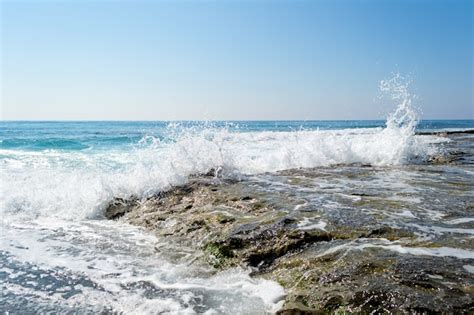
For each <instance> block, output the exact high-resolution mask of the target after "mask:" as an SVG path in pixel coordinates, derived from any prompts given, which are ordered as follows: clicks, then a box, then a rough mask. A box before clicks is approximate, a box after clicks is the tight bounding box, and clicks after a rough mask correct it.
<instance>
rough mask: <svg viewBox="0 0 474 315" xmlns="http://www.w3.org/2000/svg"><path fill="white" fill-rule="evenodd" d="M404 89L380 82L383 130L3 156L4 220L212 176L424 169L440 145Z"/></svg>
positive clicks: (235, 135) (86, 214)
mask: <svg viewBox="0 0 474 315" xmlns="http://www.w3.org/2000/svg"><path fill="white" fill-rule="evenodd" d="M403 82H404V81H403V79H402V78H401V77H400V76H395V77H394V78H393V79H391V80H387V81H382V82H381V90H382V91H383V92H386V93H388V94H389V95H390V97H391V98H392V99H393V100H395V101H396V102H397V103H398V106H397V108H396V110H395V111H394V112H393V113H392V114H391V115H389V117H388V119H387V122H386V127H385V128H366V129H344V130H298V131H292V132H276V131H260V132H245V131H240V132H239V131H235V130H231V129H230V128H225V127H223V128H215V127H212V126H208V125H205V126H204V127H189V128H188V127H183V126H181V125H179V124H173V125H170V126H169V127H168V130H167V132H168V135H169V136H168V140H167V141H165V140H163V139H162V138H159V137H155V136H152V135H145V136H144V137H143V138H142V139H141V140H140V141H139V142H138V143H136V145H134V146H132V147H126V148H120V149H118V148H115V149H110V150H87V151H60V150H44V151H16V150H3V151H2V152H1V154H2V157H3V158H2V160H1V162H2V165H1V168H2V187H1V188H2V189H1V193H2V196H1V198H2V205H1V207H2V212H3V213H4V218H7V219H6V220H9V218H13V217H15V216H16V217H22V216H24V217H27V218H34V217H41V216H47V217H49V216H58V217H62V218H71V219H74V218H77V217H79V218H93V217H97V216H100V215H101V213H102V210H103V208H104V207H105V206H106V205H107V203H108V202H109V201H110V200H111V199H113V198H115V197H122V198H129V197H131V196H137V197H141V198H146V197H148V196H150V195H152V194H155V193H157V192H158V191H161V190H164V189H168V188H169V187H171V186H173V185H180V184H183V183H185V182H186V181H187V178H188V176H189V175H191V174H199V173H207V172H208V171H209V170H212V169H213V170H219V172H220V173H221V174H222V175H224V176H241V175H254V174H260V173H265V172H275V171H279V170H285V169H292V168H311V167H319V166H331V165H340V164H351V163H361V164H370V165H378V166H383V165H401V164H407V163H412V162H416V163H418V162H422V161H424V160H426V159H427V158H428V157H429V156H430V155H433V154H435V153H436V150H435V148H434V146H433V145H432V144H433V143H434V142H438V141H440V140H439V139H440V138H437V137H433V136H417V135H415V126H416V121H417V118H416V113H415V111H414V110H413V108H412V104H411V100H412V96H411V94H410V93H409V92H408V88H407V85H406V84H405V83H403ZM5 214H8V216H5Z"/></svg>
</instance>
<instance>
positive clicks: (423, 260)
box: [105, 166, 474, 314]
mask: <svg viewBox="0 0 474 315" xmlns="http://www.w3.org/2000/svg"><path fill="white" fill-rule="evenodd" d="M373 172H377V170H375V169H373V168H371V167H368V166H365V167H364V166H358V167H355V168H353V169H350V168H347V169H345V170H344V176H360V177H364V176H368V175H367V174H372V173H373ZM302 175H303V176H302ZM327 175H328V174H325V173H324V172H322V171H321V170H294V171H287V172H286V173H285V172H282V173H281V174H280V176H282V177H285V180H286V181H287V182H288V181H289V183H291V184H292V185H298V187H299V188H302V189H303V191H304V188H306V189H310V186H309V183H305V182H304V180H305V179H308V178H316V177H318V178H320V177H324V176H327ZM372 175H373V174H372ZM468 189H469V187H468ZM272 190H273V191H274V192H269V190H268V189H266V184H265V183H264V182H263V183H262V181H257V182H255V181H253V180H252V179H241V180H230V179H220V178H216V177H214V176H211V175H210V174H208V175H201V176H195V177H193V178H192V179H191V180H190V181H189V183H188V184H186V185H183V186H179V187H173V188H171V189H170V190H168V191H166V192H162V193H160V194H158V195H156V196H153V197H151V198H149V199H147V200H138V199H134V198H130V199H128V200H123V199H115V200H114V201H113V202H112V203H111V204H110V205H109V206H108V208H107V209H106V212H105V215H106V217H107V218H109V219H118V218H120V220H124V221H126V222H129V223H131V224H134V225H139V226H143V227H145V228H147V229H149V230H151V231H153V232H154V233H156V235H157V237H158V239H163V240H166V242H167V243H169V244H175V245H176V246H179V247H185V248H188V249H190V250H192V251H195V253H196V256H195V257H196V261H199V262H201V263H202V262H204V263H206V264H209V265H211V266H213V268H214V269H215V271H216V272H217V271H219V270H222V269H226V268H230V267H234V266H243V267H246V268H248V267H250V268H252V270H253V276H255V277H263V278H266V279H271V280H274V281H277V282H278V283H280V284H281V285H282V286H283V287H284V288H285V290H286V293H287V295H286V297H285V303H284V306H283V308H282V309H281V310H280V311H279V313H280V314H313V313H328V312H330V313H344V312H350V313H352V312H356V313H364V314H365V313H373V312H376V313H385V312H390V313H420V314H421V313H469V312H474V300H473V297H474V277H473V274H472V270H469V268H474V267H469V266H472V265H474V263H473V260H472V257H470V256H469V253H470V252H469V251H468V250H469V249H470V248H473V247H474V246H473V239H472V238H470V239H468V240H464V241H463V243H464V244H463V246H464V248H465V249H464V250H463V249H459V251H458V252H456V253H455V254H453V256H456V257H453V256H451V255H450V254H449V253H445V251H446V248H450V244H452V243H454V242H456V240H455V239H454V240H453V239H450V238H446V237H439V238H433V237H424V236H423V235H420V233H418V232H416V231H415V230H413V229H409V228H404V227H399V228H397V227H396V226H395V225H394V224H390V221H389V220H387V217H388V216H389V212H387V213H388V214H387V213H385V214H379V215H377V214H376V213H375V214H372V215H367V212H366V211H365V212H363V213H362V212H360V211H357V209H359V208H360V209H367V208H371V207H372V208H376V209H380V208H388V209H392V210H394V211H395V210H396V211H398V210H399V209H400V208H403V205H402V204H401V203H400V202H397V201H395V200H392V199H390V198H385V199H384V198H378V196H377V195H376V194H374V193H373V192H371V191H370V190H368V191H367V190H366V191H365V192H364V193H362V192H360V191H352V192H351V194H350V195H351V196H352V197H353V200H352V201H351V206H352V207H353V212H352V213H350V212H348V211H347V209H346V210H345V211H339V212H337V214H336V215H333V216H331V215H328V213H324V212H323V211H318V209H309V208H305V207H307V204H305V203H303V202H302V200H307V198H305V196H306V195H305V194H304V193H299V192H296V191H295V190H291V189H281V191H275V187H272ZM309 193H310V192H307V193H306V194H309ZM467 207H470V208H469V209H467V211H469V212H471V213H472V212H473V208H472V204H469V205H468V206H467ZM362 214H364V215H362ZM453 215H454V214H453ZM173 246H174V245H173Z"/></svg>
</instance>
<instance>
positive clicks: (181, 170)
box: [0, 114, 474, 314]
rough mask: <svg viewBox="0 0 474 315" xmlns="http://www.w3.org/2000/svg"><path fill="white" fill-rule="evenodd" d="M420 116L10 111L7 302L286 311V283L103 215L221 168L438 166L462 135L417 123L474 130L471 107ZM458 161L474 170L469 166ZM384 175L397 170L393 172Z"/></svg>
mask: <svg viewBox="0 0 474 315" xmlns="http://www.w3.org/2000/svg"><path fill="white" fill-rule="evenodd" d="M410 119H411V118H410V117H407V116H406V115H405V114H404V115H399V116H396V115H395V116H393V117H391V118H389V119H388V120H387V121H378V120H374V121H360V120H353V121H234V122H207V123H206V122H159V121H157V122H154V121H146V122H125V121H124V122H114V121H97V122H61V121H58V122H47V121H45V122H30V121H3V122H0V170H1V206H0V207H1V210H0V213H1V216H2V232H1V240H0V263H1V266H0V267H1V269H0V281H1V286H2V296H1V297H0V309H2V310H9V311H10V312H22V311H23V312H59V313H61V312H67V311H68V310H70V309H71V307H73V308H74V309H75V310H79V312H96V311H100V312H125V313H133V312H144V313H147V312H150V313H153V312H156V311H157V310H158V311H159V310H161V311H162V312H178V313H194V312H206V311H207V312H209V314H214V313H213V312H214V311H216V312H217V313H227V314H237V313H244V314H248V313H261V312H273V311H275V310H276V309H278V307H280V306H281V303H279V301H278V299H277V297H278V296H281V295H282V294H283V291H282V290H283V289H282V288H281V287H280V286H279V285H278V284H277V283H276V282H272V281H270V280H264V279H253V278H251V277H250V275H249V271H248V270H232V271H229V272H230V273H229V274H225V275H223V274H219V273H218V274H216V275H213V274H209V273H206V272H203V271H202V270H197V269H193V268H192V267H189V266H188V265H187V264H183V263H177V262H172V261H170V260H169V259H168V258H167V257H162V256H159V255H157V254H156V252H155V250H154V248H155V245H156V244H155V242H156V239H155V238H154V236H153V235H151V234H150V233H147V232H145V231H143V230H142V229H139V228H136V227H132V226H130V225H127V224H124V223H121V222H119V221H108V220H104V216H103V211H104V209H105V207H106V206H107V205H108V203H109V202H110V201H111V200H113V199H114V198H123V199H127V198H130V197H134V198H135V197H136V198H142V199H143V198H148V197H150V196H153V195H154V194H156V193H157V192H160V191H163V190H166V189H169V188H170V187H172V186H176V185H180V184H184V183H186V182H187V180H188V178H189V176H191V175H193V174H203V173H206V172H209V171H210V170H220V171H221V172H222V174H223V176H227V177H238V178H241V177H242V176H250V177H252V176H253V177H254V178H259V176H261V174H276V173H277V172H279V171H284V170H291V169H299V168H317V167H333V168H334V169H337V168H338V167H340V166H341V165H346V166H347V165H372V166H377V167H384V168H387V169H388V170H394V172H397V171H396V170H397V167H400V166H405V165H420V164H421V165H425V164H426V163H427V161H429V160H432V159H433V157H436V156H439V155H442V154H443V152H444V150H446V148H448V147H449V145H450V143H452V142H450V141H451V140H449V139H447V138H443V137H438V136H436V135H429V134H428V135H419V134H417V133H419V132H441V131H455V130H456V131H466V130H473V129H474V120H472V119H471V120H423V121H420V122H418V123H417V124H416V125H415V122H414V121H412V120H410ZM462 141H464V140H462ZM466 141H467V140H466ZM460 143H465V142H460ZM466 143H467V142H466ZM469 143H471V142H469ZM466 165H468V164H466ZM407 172H409V171H407ZM413 172H415V173H416V172H417V171H413ZM450 172H451V173H450V174H455V176H458V177H463V178H469V176H472V173H470V172H472V170H471V168H470V166H469V165H468V166H465V167H464V166H460V167H459V168H458V169H456V170H455V171H453V170H450ZM415 173H414V174H415ZM417 174H418V173H417ZM405 176H408V175H405ZM414 176H415V175H414ZM416 176H418V175H416ZM453 176H454V175H453ZM471 179H472V177H471ZM385 180H386V181H387V182H390V183H393V182H394V181H397V180H398V179H397V176H393V174H391V175H390V176H387V177H385ZM337 183H338V184H337V185H342V186H341V187H343V186H344V183H342V182H339V181H338V182H337ZM405 184H406V183H400V185H405ZM338 187H339V186H338ZM347 187H349V186H347ZM275 189H276V188H275ZM292 189H295V192H296V191H298V189H299V188H298V187H296V186H295V187H294V188H292ZM341 189H342V188H341ZM275 191H276V190H275ZM428 192H429V190H426V193H428ZM419 194H420V196H422V195H423V193H419ZM417 198H418V197H417ZM419 198H422V197H419ZM426 198H431V197H428V195H427V196H426ZM453 200H454V199H453ZM453 200H451V201H450V199H446V200H444V201H442V202H444V204H450V203H452V202H454V201H453ZM321 209H324V205H322V206H321ZM431 210H432V211H433V212H432V214H430V215H433V213H435V209H431ZM328 211H329V209H328ZM420 211H422V210H420ZM466 215H467V214H466ZM415 216H418V214H417V213H415V212H413V217H415ZM422 217H423V216H422V215H420V216H419V218H422ZM413 220H414V219H413ZM420 222H423V221H420ZM425 222H427V221H425ZM410 224H411V223H410ZM417 224H419V225H420V226H421V225H422V224H424V223H419V222H418V223H417ZM426 224H428V223H426ZM430 224H434V223H430ZM463 255H466V254H465V252H463ZM145 280H146V281H149V282H151V283H153V284H154V285H156V287H158V288H159V287H167V288H169V287H173V288H174V289H173V290H174V291H173V292H174V293H173V294H168V293H167V294H161V295H160V293H159V292H158V291H156V290H155V291H153V292H155V293H154V295H153V298H150V292H149V291H147V289H146V288H142V289H140V290H138V289H134V286H133V284H134V283H135V284H136V283H141V282H140V281H145ZM157 292H158V293H157ZM160 292H161V291H160ZM163 292H164V291H163ZM199 296H202V297H203V298H202V299H200V298H198V297H199ZM196 301H200V302H196Z"/></svg>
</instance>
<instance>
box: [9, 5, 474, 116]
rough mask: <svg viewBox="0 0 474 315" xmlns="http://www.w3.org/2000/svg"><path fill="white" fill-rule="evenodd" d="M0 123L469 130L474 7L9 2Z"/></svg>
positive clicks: (473, 100) (473, 101) (473, 102)
mask: <svg viewBox="0 0 474 315" xmlns="http://www.w3.org/2000/svg"><path fill="white" fill-rule="evenodd" d="M1 34H2V41H1V54H2V68H1V79H2V99H1V101H2V105H1V108H2V112H1V113H2V119H15V120H20V119H35V120H45V119H51V120H55V119H73V120H89V119H90V120H96V119H104V120H108V119H112V120H172V119H178V120H180V119H183V120H197V119H224V120H234V119H235V120H238V119H377V118H384V116H385V115H386V113H387V112H388V111H389V105H388V104H386V102H385V101H383V100H380V99H378V98H377V97H378V95H379V92H378V83H379V81H380V80H381V79H384V78H387V77H389V76H390V74H391V73H393V72H400V73H402V74H407V75H410V76H411V78H412V79H413V91H414V93H416V94H417V95H418V96H419V98H418V100H417V101H416V103H417V105H419V106H420V107H421V109H422V118H426V119H428V118H440V119H443V118H445V119H448V118H460V119H462V118H464V119H473V118H474V113H473V111H474V110H473V108H474V96H473V71H474V70H473V1H456V0H454V1H402V0H400V1H396V0H394V1H384V0H380V1H375V0H374V1H355V0H354V1H245V2H239V1H232V2H230V1H219V2H217V1H186V2H184V1H173V2H171V1H170V2H162V1H118V2H112V1H102V2H100V1H66V0H65V1H56V2H46V1H35V2H27V1H2V2H1Z"/></svg>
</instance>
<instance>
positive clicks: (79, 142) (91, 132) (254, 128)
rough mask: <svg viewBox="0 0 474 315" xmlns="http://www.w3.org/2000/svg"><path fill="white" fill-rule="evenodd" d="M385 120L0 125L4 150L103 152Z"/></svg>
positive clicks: (465, 123)
mask: <svg viewBox="0 0 474 315" xmlns="http://www.w3.org/2000/svg"><path fill="white" fill-rule="evenodd" d="M385 124H386V122H385V121H383V120H334V121H229V122H209V123H202V122H160V121H157V122H153V121H147V122H126V121H124V122H114V121H97V122H86V121H84V122H79V121H78V122H62V121H55V122H48V121H44V122H42V121H38V122H27V121H11V122H5V121H4V122H0V141H1V148H2V149H14V150H46V149H57V150H86V149H96V150H103V149H106V148H110V147H120V146H130V145H134V144H137V143H138V142H139V141H140V140H141V139H142V138H143V137H144V136H154V137H157V138H159V139H162V140H168V141H172V140H173V136H174V135H175V132H176V131H177V130H178V129H189V128H194V129H205V128H210V127H212V128H225V129H227V130H229V131H232V132H258V131H296V130H337V129H357V128H382V127H385ZM465 129H474V120H423V121H420V122H419V123H418V125H417V131H440V130H465Z"/></svg>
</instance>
